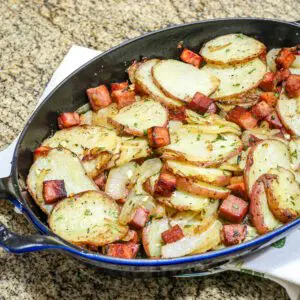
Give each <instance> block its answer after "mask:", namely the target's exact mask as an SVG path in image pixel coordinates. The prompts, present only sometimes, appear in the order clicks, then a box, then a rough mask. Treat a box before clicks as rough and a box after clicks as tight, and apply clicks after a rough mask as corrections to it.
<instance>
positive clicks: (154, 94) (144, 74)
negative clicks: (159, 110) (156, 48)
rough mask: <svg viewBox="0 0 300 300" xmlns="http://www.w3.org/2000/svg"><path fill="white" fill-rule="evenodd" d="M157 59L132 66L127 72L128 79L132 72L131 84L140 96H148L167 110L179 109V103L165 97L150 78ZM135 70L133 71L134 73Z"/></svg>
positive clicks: (180, 103)
mask: <svg viewBox="0 0 300 300" xmlns="http://www.w3.org/2000/svg"><path fill="white" fill-rule="evenodd" d="M158 62H160V60H159V59H149V60H146V61H143V62H140V63H137V64H136V65H132V66H131V67H130V68H129V69H128V71H130V72H129V76H130V78H131V77H132V74H133V72H134V78H133V80H134V81H133V82H134V84H135V86H136V89H137V90H138V91H139V92H142V94H145V95H149V97H151V98H152V99H154V100H155V101H158V102H160V103H161V104H163V105H165V106H166V107H168V108H179V107H182V106H183V103H182V102H181V101H178V100H175V99H172V98H170V97H168V96H166V95H165V94H164V93H163V92H162V91H161V89H160V88H158V87H157V86H156V85H155V83H154V81H153V77H152V72H151V71H152V68H153V66H155V65H156V64H157V63H158ZM134 69H135V71H134Z"/></svg>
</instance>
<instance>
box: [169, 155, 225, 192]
mask: <svg viewBox="0 0 300 300" xmlns="http://www.w3.org/2000/svg"><path fill="white" fill-rule="evenodd" d="M164 166H165V167H166V169H167V170H168V171H170V172H172V173H173V174H175V175H178V176H181V177H186V178H191V179H195V180H200V181H204V182H207V183H210V184H213V185H217V186H225V185H227V184H229V182H230V178H231V173H230V172H228V171H223V170H221V169H215V168H204V167H199V166H194V165H191V164H188V163H184V162H181V161H176V160H167V161H166V162H165V165H164Z"/></svg>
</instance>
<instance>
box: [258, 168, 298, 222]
mask: <svg viewBox="0 0 300 300" xmlns="http://www.w3.org/2000/svg"><path fill="white" fill-rule="evenodd" d="M263 180H264V184H265V189H266V194H267V198H268V204H269V207H270V210H271V211H272V213H273V214H274V216H275V217H276V218H277V219H278V220H279V221H281V222H283V223H287V222H289V221H291V220H293V219H296V218H297V217H299V216H300V186H299V183H298V182H297V181H296V179H295V175H294V174H293V173H292V172H291V171H290V170H288V169H285V168H282V167H277V168H272V169H270V170H269V171H268V173H267V174H265V175H264V176H263Z"/></svg>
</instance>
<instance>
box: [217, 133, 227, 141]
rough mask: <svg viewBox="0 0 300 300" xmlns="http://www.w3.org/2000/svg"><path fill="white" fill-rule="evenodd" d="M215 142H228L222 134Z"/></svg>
mask: <svg viewBox="0 0 300 300" xmlns="http://www.w3.org/2000/svg"><path fill="white" fill-rule="evenodd" d="M215 141H226V139H225V138H224V136H223V135H222V134H218V135H217V137H216V140H215Z"/></svg>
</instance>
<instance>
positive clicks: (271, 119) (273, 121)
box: [265, 111, 283, 129]
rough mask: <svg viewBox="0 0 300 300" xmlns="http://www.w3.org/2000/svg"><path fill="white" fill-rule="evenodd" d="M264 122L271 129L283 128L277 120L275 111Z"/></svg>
mask: <svg viewBox="0 0 300 300" xmlns="http://www.w3.org/2000/svg"><path fill="white" fill-rule="evenodd" d="M265 120H266V121H267V122H268V123H269V124H270V125H271V127H273V128H276V129H281V128H282V127H283V125H282V123H281V121H280V120H279V118H278V115H277V113H276V112H275V111H273V112H272V113H271V114H269V115H268V116H267V117H266V118H265Z"/></svg>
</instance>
